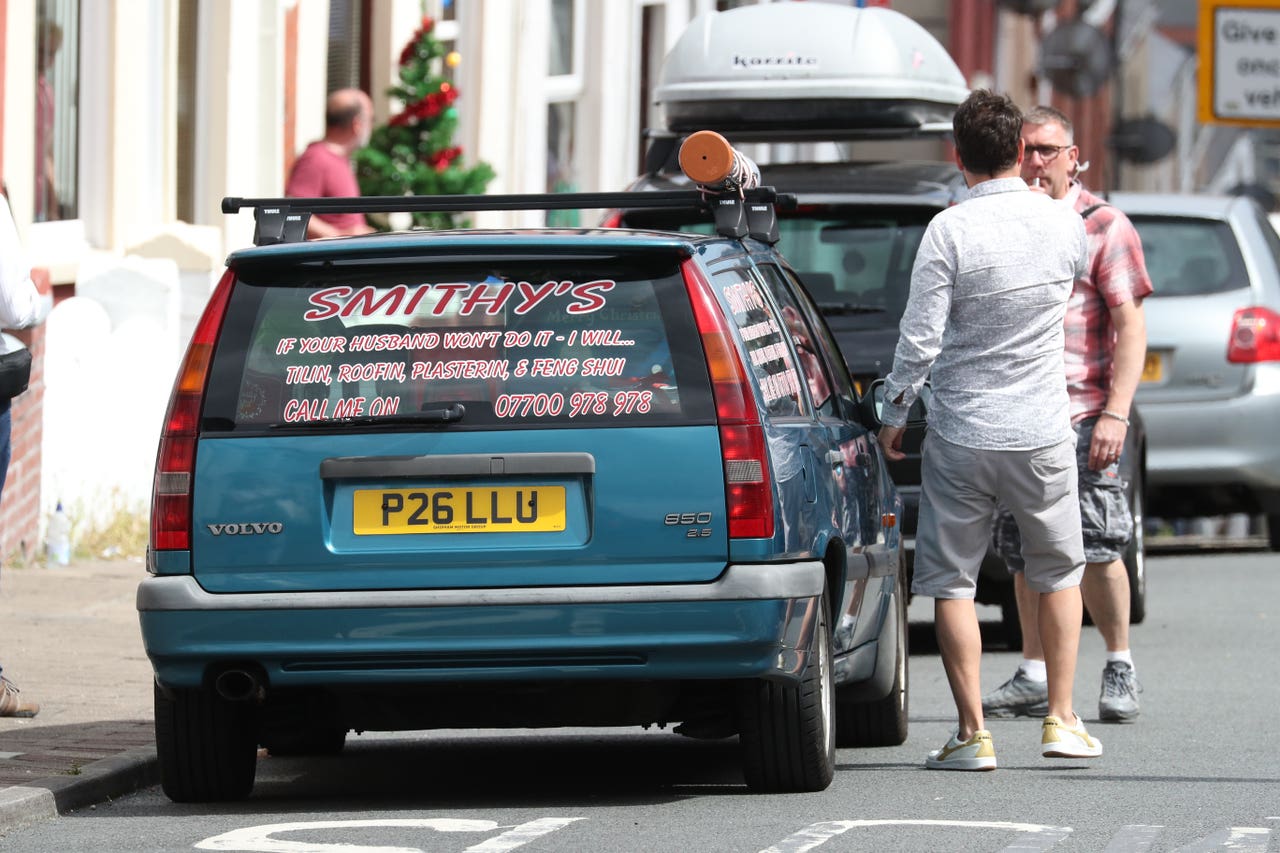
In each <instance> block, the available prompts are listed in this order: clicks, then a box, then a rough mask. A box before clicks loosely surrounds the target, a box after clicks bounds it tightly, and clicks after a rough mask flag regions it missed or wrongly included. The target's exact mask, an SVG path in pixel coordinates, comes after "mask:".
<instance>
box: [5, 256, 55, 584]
mask: <svg viewBox="0 0 1280 853" xmlns="http://www.w3.org/2000/svg"><path fill="white" fill-rule="evenodd" d="M31 277H32V278H33V279H43V280H44V283H41V282H39V281H38V282H37V284H40V285H41V288H42V289H44V288H46V287H47V286H48V285H47V281H48V278H49V273H48V271H47V270H44V269H33V270H32V271H31ZM13 334H14V335H15V336H16V337H18V338H21V339H22V340H23V341H25V342H26V344H27V346H28V347H30V349H31V382H30V384H29V385H28V386H27V390H26V391H25V392H24V393H23V394H21V395H20V396H18V397H17V398H15V399H14V401H13V405H12V407H11V409H10V415H11V417H12V418H13V433H12V435H13V440H12V446H11V448H10V450H11V453H12V458H11V459H10V461H9V475H8V477H7V478H6V479H5V483H4V496H3V499H2V500H0V560H2V561H3V564H4V565H12V564H13V563H15V562H19V561H22V560H24V559H28V558H32V557H37V556H39V555H40V554H41V550H42V549H41V547H40V546H41V542H40V473H41V464H40V446H41V444H42V443H43V441H44V326H42V325H41V326H36V327H35V328H34V329H27V330H26V331H22V332H14V333H13Z"/></svg>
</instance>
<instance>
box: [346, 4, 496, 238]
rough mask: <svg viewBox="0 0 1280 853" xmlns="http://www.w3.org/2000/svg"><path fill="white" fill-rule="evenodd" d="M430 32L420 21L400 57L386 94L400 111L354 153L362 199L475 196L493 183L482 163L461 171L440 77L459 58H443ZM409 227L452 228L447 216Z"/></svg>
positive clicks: (454, 118)
mask: <svg viewBox="0 0 1280 853" xmlns="http://www.w3.org/2000/svg"><path fill="white" fill-rule="evenodd" d="M434 29H435V22H434V21H433V20H431V18H430V17H424V18H423V19H422V26H420V27H418V31H417V32H415V33H414V34H413V38H411V39H409V43H408V44H406V45H405V48H404V50H403V51H401V52H400V84H399V85H398V86H393V87H392V88H391V89H389V90H388V94H389V95H391V96H392V97H395V98H398V99H399V100H400V102H401V103H403V104H404V109H402V110H401V111H400V112H399V113H396V114H395V115H393V116H392V117H391V119H390V120H389V121H388V122H387V123H386V124H385V125H382V126H380V127H378V128H376V129H375V130H374V131H373V135H372V136H371V137H370V139H369V144H368V145H367V146H366V147H364V148H361V149H360V150H358V151H357V152H356V154H355V162H356V177H357V179H358V180H359V182H360V192H361V193H362V194H364V195H405V194H411V195H442V194H443V195H453V194H463V193H468V194H477V193H483V192H484V188H485V187H486V186H487V185H488V183H489V181H491V180H493V177H494V173H493V169H492V168H490V167H489V165H488V164H487V163H477V164H476V165H474V166H471V167H465V166H463V165H462V162H461V155H462V148H460V147H459V146H457V145H454V144H453V135H454V132H455V131H456V130H457V128H458V110H457V108H456V107H454V105H453V103H454V101H456V100H457V99H458V90H457V89H456V88H455V87H454V86H453V84H452V83H450V82H449V81H448V80H447V79H446V78H445V77H444V76H443V75H442V74H441V73H440V72H441V71H442V70H443V68H444V67H445V66H448V67H450V68H454V67H457V65H458V63H459V62H460V61H461V57H460V56H459V55H458V53H457V52H456V51H454V52H450V53H448V54H447V55H446V53H445V50H444V46H443V45H442V44H441V43H440V40H439V39H437V38H436V37H435V36H434V35H432V30H434ZM371 221H374V220H371ZM413 225H414V227H416V228H452V227H454V225H455V223H454V218H453V215H452V214H449V213H415V214H413Z"/></svg>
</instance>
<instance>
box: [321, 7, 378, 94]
mask: <svg viewBox="0 0 1280 853" xmlns="http://www.w3.org/2000/svg"><path fill="white" fill-rule="evenodd" d="M368 11H369V3H368V2H367V0H330V3H329V56H328V69H327V72H328V78H327V81H326V87H327V91H328V92H330V93H333V92H336V91H338V90H339V89H363V90H364V91H366V92H367V91H369V75H368V72H367V71H366V69H365V63H364V56H365V53H366V47H367V46H366V41H365V30H366V27H367V26H368V20H367V13H368Z"/></svg>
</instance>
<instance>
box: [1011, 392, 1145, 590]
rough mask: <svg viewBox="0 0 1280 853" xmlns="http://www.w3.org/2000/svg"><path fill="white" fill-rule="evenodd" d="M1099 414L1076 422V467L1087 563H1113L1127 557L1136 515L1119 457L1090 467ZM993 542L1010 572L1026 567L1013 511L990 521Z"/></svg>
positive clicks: (1016, 571) (1017, 571) (1015, 572)
mask: <svg viewBox="0 0 1280 853" xmlns="http://www.w3.org/2000/svg"><path fill="white" fill-rule="evenodd" d="M1097 422H1098V419H1097V418H1096V417H1093V418H1085V419H1084V420H1082V421H1081V422H1080V423H1078V424H1075V425H1074V426H1073V429H1074V430H1075V432H1076V469H1077V471H1078V472H1079V476H1080V480H1079V485H1078V491H1079V493H1080V524H1081V527H1082V530H1083V533H1084V559H1085V562H1087V563H1110V562H1113V561H1115V560H1119V559H1121V558H1122V557H1123V556H1124V552H1125V549H1126V548H1128V547H1129V540H1130V539H1132V538H1133V516H1132V515H1131V514H1130V512H1129V502H1128V500H1127V499H1126V498H1125V489H1126V488H1127V486H1128V483H1127V482H1126V481H1125V480H1124V479H1123V478H1122V477H1121V476H1120V462H1119V460H1117V461H1116V462H1113V463H1112V464H1110V465H1108V466H1107V467H1106V468H1103V469H1102V470H1101V471H1094V470H1092V469H1090V468H1089V445H1090V443H1092V441H1093V425H1094V424H1095V423H1097ZM991 542H992V545H993V547H994V548H995V551H996V553H997V554H999V555H1000V557H1001V558H1002V559H1003V560H1004V562H1005V565H1006V566H1008V567H1009V571H1010V572H1012V573H1014V574H1017V573H1019V572H1021V571H1023V569H1024V563H1023V560H1022V537H1021V536H1020V535H1019V533H1018V523H1017V521H1015V520H1014V518H1013V514H1012V513H1010V512H1009V511H1008V510H1006V509H1005V508H1004V507H1001V508H1000V510H999V511H998V512H997V513H996V515H995V518H994V519H993V520H992V524H991Z"/></svg>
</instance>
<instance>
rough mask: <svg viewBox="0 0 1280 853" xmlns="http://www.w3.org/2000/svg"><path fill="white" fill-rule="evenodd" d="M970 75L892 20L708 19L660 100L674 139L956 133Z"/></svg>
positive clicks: (829, 12)
mask: <svg viewBox="0 0 1280 853" xmlns="http://www.w3.org/2000/svg"><path fill="white" fill-rule="evenodd" d="M968 95H969V87H968V86H967V85H966V83H965V79H964V75H962V74H961V73H960V69H959V68H957V67H956V64H955V62H954V61H953V60H952V59H951V57H950V56H949V55H948V54H947V52H946V50H944V49H943V47H942V45H940V44H938V41H937V39H935V38H934V37H933V36H932V35H930V34H929V32H928V31H927V30H925V29H924V27H922V26H920V25H919V24H917V23H916V22H915V21H913V20H911V19H910V18H908V17H907V16H905V15H903V14H902V13H900V12H895V11H893V10H892V9H885V8H880V7H871V8H854V7H851V6H837V5H834V4H830V3H818V2H806V3H795V2H792V3H762V4H758V5H753V6H742V7H739V8H737V9H733V10H730V11H728V12H707V13H705V14H702V15H699V16H698V17H697V18H695V19H694V20H693V21H692V22H691V23H690V24H689V27H688V29H686V30H685V32H684V34H683V35H681V36H680V40H679V41H678V42H676V45H675V47H674V48H672V50H671V52H670V53H669V54H667V58H666V62H665V63H664V64H663V67H662V74H661V78H660V80H659V83H658V87H657V92H656V99H657V102H658V103H659V104H661V105H662V108H663V112H664V114H665V120H666V125H667V128H668V129H669V130H673V131H688V130H694V129H701V128H715V129H716V130H720V131H751V130H762V129H765V128H766V127H772V128H776V129H786V130H791V131H804V130H831V129H841V130H853V131H859V130H861V131H866V132H868V133H874V134H882V135H883V134H906V133H910V132H919V131H935V132H936V131H940V130H950V128H951V117H952V115H953V113H954V112H955V108H956V106H957V105H958V104H959V103H960V102H961V101H963V100H964V99H965V98H966V97H967V96H968Z"/></svg>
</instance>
